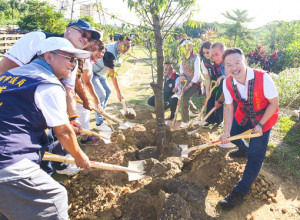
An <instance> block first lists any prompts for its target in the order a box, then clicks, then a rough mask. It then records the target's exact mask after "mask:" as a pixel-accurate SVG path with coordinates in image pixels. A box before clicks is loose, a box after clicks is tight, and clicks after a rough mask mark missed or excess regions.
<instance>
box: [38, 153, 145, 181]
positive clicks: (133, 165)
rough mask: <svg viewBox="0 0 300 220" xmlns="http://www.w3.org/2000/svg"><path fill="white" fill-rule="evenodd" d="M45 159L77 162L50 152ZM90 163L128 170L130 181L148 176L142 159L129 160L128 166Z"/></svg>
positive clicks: (102, 167)
mask: <svg viewBox="0 0 300 220" xmlns="http://www.w3.org/2000/svg"><path fill="white" fill-rule="evenodd" d="M43 160H49V161H56V162H62V163H70V164H75V160H74V158H72V157H65V156H60V155H56V154H51V153H48V152H45V154H44V157H43ZM90 163H91V166H92V167H95V168H100V169H103V170H115V171H123V172H126V173H127V174H128V180H129V181H133V180H140V179H143V178H146V177H147V176H146V175H144V174H145V171H144V164H143V161H142V160H138V161H129V164H128V167H124V166H119V165H113V164H107V163H102V162H95V161H90Z"/></svg>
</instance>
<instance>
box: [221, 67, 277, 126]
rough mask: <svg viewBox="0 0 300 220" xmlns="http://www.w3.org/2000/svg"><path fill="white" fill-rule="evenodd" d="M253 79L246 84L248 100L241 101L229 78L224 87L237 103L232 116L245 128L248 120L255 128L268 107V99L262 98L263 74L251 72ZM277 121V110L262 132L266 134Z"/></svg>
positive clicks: (256, 71) (261, 72)
mask: <svg viewBox="0 0 300 220" xmlns="http://www.w3.org/2000/svg"><path fill="white" fill-rule="evenodd" d="M253 71H254V78H253V79H252V80H250V81H249V84H248V100H242V99H241V96H240V93H239V91H238V89H237V86H236V85H234V83H233V78H232V77H231V76H229V77H227V78H226V86H227V89H228V91H229V92H230V94H231V96H232V98H233V99H234V100H235V101H236V102H237V103H238V108H237V110H236V112H235V114H234V117H235V119H236V121H237V122H238V124H239V125H241V126H245V125H246V123H247V122H248V120H249V119H250V121H251V123H252V124H253V126H254V127H255V126H256V125H257V123H258V122H259V121H260V120H261V118H262V116H263V114H264V113H265V111H266V108H267V107H268V105H269V101H268V99H267V98H266V97H265V96H264V83H263V82H264V78H263V77H264V74H267V73H265V72H263V71H259V70H253ZM277 119H278V108H277V109H276V111H275V113H274V114H273V115H272V116H271V118H269V120H268V121H267V122H266V123H265V125H264V127H263V129H262V131H263V132H266V131H268V130H270V129H271V128H272V127H273V126H274V125H275V123H276V121H277Z"/></svg>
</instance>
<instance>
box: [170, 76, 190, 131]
mask: <svg viewBox="0 0 300 220" xmlns="http://www.w3.org/2000/svg"><path fill="white" fill-rule="evenodd" d="M183 82H184V85H183V87H182V89H181V91H180V94H179V97H178V101H177V107H176V111H175V116H174V119H173V122H172V127H171V128H173V130H174V129H175V123H176V120H177V115H178V112H179V107H180V101H181V97H182V95H183V90H184V88H185V86H186V83H187V81H186V80H184V81H183Z"/></svg>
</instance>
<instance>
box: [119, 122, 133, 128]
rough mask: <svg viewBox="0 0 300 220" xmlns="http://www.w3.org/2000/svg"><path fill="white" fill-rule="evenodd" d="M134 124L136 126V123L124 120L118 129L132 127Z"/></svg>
mask: <svg viewBox="0 0 300 220" xmlns="http://www.w3.org/2000/svg"><path fill="white" fill-rule="evenodd" d="M134 126H136V123H134V122H129V121H126V122H125V123H123V124H121V125H120V126H119V129H127V128H132V127H134Z"/></svg>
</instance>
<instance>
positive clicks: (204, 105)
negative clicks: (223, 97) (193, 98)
mask: <svg viewBox="0 0 300 220" xmlns="http://www.w3.org/2000/svg"><path fill="white" fill-rule="evenodd" d="M216 82H217V81H215V80H212V81H211V83H210V85H212V83H216ZM210 87H211V86H210ZM216 87H217V85H216V84H215V85H214V86H213V87H212V88H211V89H210V91H209V93H212V91H213V90H214V89H215V88H216ZM208 100H209V98H206V99H205V101H204V104H203V106H202V109H201V112H200V114H199V116H197V118H195V119H194V121H197V120H199V119H201V117H202V114H203V112H204V109H205V107H206V105H207V102H208Z"/></svg>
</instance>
